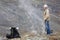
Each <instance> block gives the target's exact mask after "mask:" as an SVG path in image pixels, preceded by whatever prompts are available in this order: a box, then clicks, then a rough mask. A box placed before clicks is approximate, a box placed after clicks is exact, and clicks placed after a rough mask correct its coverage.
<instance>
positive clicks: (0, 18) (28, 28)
mask: <svg viewBox="0 0 60 40" xmlns="http://www.w3.org/2000/svg"><path fill="white" fill-rule="evenodd" d="M46 3H47V4H48V6H49V9H50V13H51V14H50V15H51V17H50V18H51V20H50V26H51V29H52V30H53V32H54V33H55V32H60V1H59V0H46ZM43 4H44V2H43V1H42V0H0V36H6V34H7V33H9V32H10V31H9V27H19V30H18V31H19V33H20V34H21V36H22V35H23V34H25V33H27V32H28V33H31V32H32V30H33V31H35V32H36V33H37V34H40V35H41V34H42V32H43V31H42V27H43V26H44V21H43Z"/></svg>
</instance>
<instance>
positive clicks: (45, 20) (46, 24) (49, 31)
mask: <svg viewBox="0 0 60 40" xmlns="http://www.w3.org/2000/svg"><path fill="white" fill-rule="evenodd" d="M49 20H50V13H49V9H48V5H47V4H45V5H44V22H45V29H46V32H47V34H50V33H51V30H50V26H49Z"/></svg>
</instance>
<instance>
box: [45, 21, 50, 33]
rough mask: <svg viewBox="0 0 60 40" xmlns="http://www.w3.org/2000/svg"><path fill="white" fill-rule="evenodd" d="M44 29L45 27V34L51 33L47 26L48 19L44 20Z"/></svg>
mask: <svg viewBox="0 0 60 40" xmlns="http://www.w3.org/2000/svg"><path fill="white" fill-rule="evenodd" d="M45 29H46V32H47V34H50V33H51V30H50V26H49V21H48V20H45Z"/></svg>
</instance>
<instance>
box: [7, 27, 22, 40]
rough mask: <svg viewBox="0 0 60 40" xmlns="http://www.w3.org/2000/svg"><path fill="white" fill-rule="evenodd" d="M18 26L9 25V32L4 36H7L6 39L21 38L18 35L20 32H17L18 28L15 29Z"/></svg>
mask: <svg viewBox="0 0 60 40" xmlns="http://www.w3.org/2000/svg"><path fill="white" fill-rule="evenodd" d="M17 29H18V28H16V27H10V31H11V32H10V34H7V35H6V38H8V39H12V38H21V36H20V34H19V32H18V30H17Z"/></svg>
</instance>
